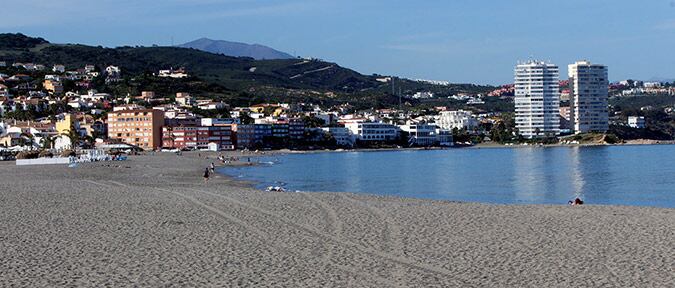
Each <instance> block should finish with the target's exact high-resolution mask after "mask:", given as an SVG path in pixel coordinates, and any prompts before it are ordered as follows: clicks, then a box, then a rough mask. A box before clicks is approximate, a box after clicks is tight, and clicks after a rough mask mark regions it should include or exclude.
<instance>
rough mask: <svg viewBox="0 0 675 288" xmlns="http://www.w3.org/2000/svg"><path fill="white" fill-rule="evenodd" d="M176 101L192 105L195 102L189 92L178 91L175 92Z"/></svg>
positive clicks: (184, 104)
mask: <svg viewBox="0 0 675 288" xmlns="http://www.w3.org/2000/svg"><path fill="white" fill-rule="evenodd" d="M176 103H178V104H180V105H182V106H194V105H195V103H197V102H196V101H195V97H192V96H191V95H190V93H185V92H178V93H176Z"/></svg>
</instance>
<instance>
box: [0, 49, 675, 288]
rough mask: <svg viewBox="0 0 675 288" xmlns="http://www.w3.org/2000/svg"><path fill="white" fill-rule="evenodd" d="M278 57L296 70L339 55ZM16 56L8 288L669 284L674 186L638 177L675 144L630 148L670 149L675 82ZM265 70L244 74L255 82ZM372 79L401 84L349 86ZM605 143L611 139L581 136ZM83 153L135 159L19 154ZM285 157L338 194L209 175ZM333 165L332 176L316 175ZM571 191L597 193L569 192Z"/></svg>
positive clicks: (543, 70)
mask: <svg viewBox="0 0 675 288" xmlns="http://www.w3.org/2000/svg"><path fill="white" fill-rule="evenodd" d="M125 49H126V48H125ZM129 49H132V48H129ZM170 49H174V48H170ZM160 50H161V49H160ZM171 51H174V52H176V53H180V50H179V48H175V50H171ZM190 52H191V53H192V52H194V51H190ZM18 55H23V54H18ZM17 57H20V56H17ZM208 57H220V56H217V55H208ZM209 59H214V58H209ZM226 60H227V61H249V60H246V59H234V58H233V59H230V58H227V59H226ZM285 61H289V62H290V61H294V62H293V63H292V64H290V65H292V67H293V68H292V69H290V72H292V73H291V74H290V76H289V77H288V78H290V79H301V80H302V79H304V77H306V76H307V75H313V74H315V73H322V72H325V71H331V72H327V73H333V72H332V71H333V70H335V69H338V68H336V66H335V65H333V64H330V65H327V66H323V65H324V64H323V62H321V61H318V60H314V59H291V60H285ZM4 62H5V61H0V64H4V65H0V116H1V117H2V118H3V119H2V121H0V160H17V159H18V161H17V162H10V161H1V162H0V174H1V175H3V179H12V180H11V181H0V198H1V199H2V200H3V203H5V204H6V208H7V209H0V217H1V219H3V221H2V225H4V226H3V228H4V229H3V231H6V233H5V234H4V235H3V236H2V237H0V238H2V241H0V242H2V244H3V245H4V246H3V247H5V248H6V249H3V251H5V254H3V255H2V256H6V257H0V259H2V260H0V265H2V266H3V267H6V268H8V269H6V270H7V271H6V275H5V277H6V279H7V283H9V284H10V285H16V286H56V285H70V286H129V285H140V286H160V285H167V284H175V283H200V284H202V285H204V286H228V285H232V284H233V283H236V285H238V286H260V285H279V286H292V287H304V286H306V287H316V286H347V287H351V286H375V287H381V286H386V287H394V286H460V287H467V286H468V287H473V286H518V287H525V286H530V287H547V286H556V285H557V286H561V285H562V286H600V285H609V286H626V287H631V286H638V287H639V286H649V285H654V286H673V285H674V284H675V279H673V276H672V275H671V274H672V273H668V272H670V271H672V270H673V269H672V268H673V267H672V264H671V263H674V262H675V261H674V259H672V258H673V256H672V255H671V254H672V253H669V252H670V251H672V244H671V242H672V239H673V233H672V231H675V229H673V228H675V227H673V225H674V223H675V221H674V220H675V219H673V216H674V215H673V214H672V213H671V211H672V209H671V208H656V207H651V206H661V207H671V206H670V204H669V203H671V202H668V201H669V200H663V199H670V198H667V197H664V198H659V197H661V196H659V195H664V191H665V193H670V192H671V190H669V189H671V188H670V187H672V185H670V186H667V185H669V182H667V181H660V182H658V183H652V184H653V185H652V186H648V185H646V184H644V183H643V181H644V180H645V179H667V180H668V181H669V180H670V178H669V177H670V175H672V174H673V170H672V169H671V167H670V166H668V165H661V164H662V163H659V162H658V161H649V162H648V163H647V164H649V165H652V166H650V167H651V168H645V167H646V166H647V165H646V164H643V165H641V166H639V165H638V166H636V165H635V163H640V161H645V159H656V160H662V159H663V157H659V156H661V155H672V151H670V150H667V149H672V148H671V147H672V146H671V147H664V146H650V147H646V146H643V147H628V146H629V145H632V144H675V142H673V141H675V140H673V139H674V138H673V136H674V135H675V134H674V132H675V130H672V127H675V126H672V125H671V123H675V122H672V120H670V119H672V117H673V115H675V106H674V105H673V104H672V102H671V98H669V97H672V96H673V95H675V83H667V82H663V83H661V82H643V81H635V80H630V81H628V80H626V81H621V82H615V83H610V82H609V80H608V79H609V76H608V70H609V69H608V67H607V66H605V65H601V64H596V63H592V62H590V61H586V60H584V61H577V62H575V63H573V64H569V65H568V66H567V68H568V74H567V76H568V78H567V79H563V80H561V79H560V74H561V71H560V70H559V66H557V65H556V64H553V63H550V62H545V61H536V60H529V61H524V62H519V63H518V64H516V65H515V67H514V70H513V80H514V83H513V84H505V85H502V86H499V87H491V88H490V87H488V88H490V89H492V88H494V90H492V91H490V90H489V89H486V87H479V88H476V87H477V86H476V85H473V84H467V85H464V84H461V85H457V86H453V85H454V84H450V83H449V82H443V81H429V80H417V81H410V80H407V79H401V78H397V77H385V76H381V75H373V76H364V75H360V74H358V75H357V74H347V75H352V76H353V77H347V78H350V80H354V79H352V78H354V77H361V79H362V81H363V82H358V81H356V84H354V82H349V83H347V84H349V85H354V86H353V87H347V86H349V85H344V86H341V87H340V88H339V89H336V88H332V89H331V88H321V89H314V88H312V89H310V88H311V87H312V86H306V87H310V88H307V89H305V90H303V89H286V90H283V89H281V90H274V89H271V90H266V89H268V88H270V87H272V86H274V85H271V86H269V87H268V86H266V85H252V86H251V87H249V89H248V90H236V91H235V90H229V89H230V88H228V87H224V86H218V85H217V84H214V83H213V82H206V81H203V80H202V79H200V78H199V77H211V76H205V75H204V74H201V75H199V74H198V73H193V70H192V69H191V68H194V67H182V65H181V67H180V68H177V69H174V68H172V65H162V67H154V68H153V71H145V72H143V73H141V74H138V73H137V74H131V73H129V72H127V71H128V70H127V67H126V66H124V65H121V64H118V63H105V64H104V65H102V64H83V63H79V64H78V65H77V66H74V65H64V64H59V63H54V64H53V65H51V64H49V65H48V64H46V62H45V64H39V63H27V62H26V61H25V60H23V59H20V60H16V61H8V62H6V63H4ZM238 63H239V64H237V65H241V67H244V66H246V65H245V63H248V62H245V63H241V62H238ZM256 63H258V64H262V63H261V62H256ZM81 64H83V65H81ZM304 65H314V66H313V67H312V68H311V69H310V68H307V69H305V68H303V67H304ZM317 65H318V66H317ZM49 67H52V68H51V69H50V68H49ZM241 67H239V68H241ZM563 67H564V66H563ZM160 69H161V70H160ZM267 69H269V68H267ZM240 70H241V69H240ZM264 70H265V69H262V68H261V69H258V67H250V66H246V69H244V70H243V71H245V73H246V75H247V76H245V77H242V78H246V77H249V76H250V77H258V76H262V77H260V78H255V79H261V78H265V77H269V74H268V75H259V74H255V73H258V72H260V71H264ZM340 71H342V72H341V73H348V72H346V71H344V70H340ZM352 72H353V71H352ZM275 73H276V72H275ZM338 74H339V73H338ZM196 75H197V76H196ZM251 75H253V76H251ZM330 75H332V74H330ZM216 77H219V76H216ZM368 77H372V78H368ZM509 77H510V76H509ZM246 79H248V78H246ZM364 79H365V80H364ZM368 79H370V80H371V81H372V82H375V83H377V84H376V85H378V86H369V84H368V81H369V80H368ZM277 80H278V79H277ZM357 80H358V79H357ZM256 81H257V80H256ZM303 81H304V80H303ZM406 81H407V82H406ZM261 82H262V81H261ZM195 83H196V84H195ZM281 83H284V82H281ZM193 84H194V86H191V85H193ZM249 84H250V83H249ZM405 84H408V85H421V86H414V87H416V88H411V89H405V88H402V87H401V86H404V85H405ZM118 85H119V86H118ZM174 85H175V86H174ZM212 85H213V86H215V88H214V89H213V90H209V89H210V88H212ZM321 85H323V84H321ZM321 85H319V86H318V87H326V86H321ZM361 85H363V86H361ZM279 86H283V84H279ZM204 87H207V88H209V89H205V88H204ZM303 87H304V86H303ZM343 87H347V89H352V90H349V91H351V92H350V93H354V94H349V93H345V90H340V89H343ZM374 87H375V88H374ZM467 87H468V89H467ZM225 88H227V89H225ZM276 88H279V87H276ZM315 88H316V87H315ZM397 88H398V90H397ZM97 89H98V90H97ZM370 89H384V90H386V92H381V91H380V92H372V93H374V94H375V95H377V96H373V97H372V98H368V97H369V96H372V95H369V96H365V97H364V98H365V99H363V98H361V99H352V98H350V97H349V96H353V95H357V93H362V92H363V91H370ZM214 91H220V92H223V91H226V92H227V93H228V94H217V93H215V92H214ZM270 91H272V92H270ZM354 91H360V92H354ZM389 91H391V92H389ZM232 93H235V94H236V93H238V94H236V95H233V94H232ZM249 93H250V94H249ZM256 93H257V94H256ZM266 93H269V94H266ZM369 93H370V92H369ZM377 93H380V94H381V95H378V94H377ZM225 95H227V96H228V97H229V98H226V97H225ZM270 95H272V96H270ZM307 95H310V96H307ZM345 95H346V96H347V97H346V98H345ZM298 96H299V97H298ZM294 97H298V98H294ZM313 97H317V98H313ZM318 97H323V98H318ZM339 97H343V98H339ZM378 97H379V98H378ZM645 98H647V100H644V101H645V103H646V104H645V103H643V102H642V99H645ZM279 99H281V100H279ZM288 99H290V100H289V101H286V100H288ZM298 99H301V100H298ZM327 99H331V100H330V101H329V100H327ZM337 99H341V100H339V101H338V100H337ZM345 99H346V100H345ZM383 99H384V100H387V101H382V100H383ZM635 99H638V100H637V101H634V102H632V101H633V100H635ZM357 100H359V102H358V103H357V102H356V101H357ZM623 101H626V102H630V103H629V104H623ZM669 121H671V122H669ZM669 125H671V126H669ZM615 133H616V134H615ZM619 136H621V137H623V138H620V137H619ZM600 145H602V146H612V147H586V146H600ZM552 146H566V147H567V146H569V147H570V148H550V147H552ZM616 146H620V147H616ZM449 147H453V148H452V150H451V149H450V148H449ZM462 147H471V148H472V149H454V148H462ZM491 147H509V148H511V147H513V148H523V149H509V150H506V149H484V148H491ZM538 147H542V149H537V148H538ZM596 148H597V149H596ZM631 148H639V149H635V150H633V149H631ZM478 149H480V151H478ZM613 149H618V153H614V154H612V153H613V152H612V151H617V150H613ZM622 149H623V150H622ZM659 149H665V150H659ZM411 150H414V151H411ZM425 150H432V151H425ZM655 150H656V153H655V152H654V151H655ZM326 151H335V152H347V153H332V154H319V153H320V152H326ZM365 151H373V152H375V153H361V152H365ZM380 151H397V152H394V153H377V152H380ZM561 151H562V152H561ZM624 151H632V153H623V152H624ZM650 151H651V152H650ZM661 151H666V152H661ZM314 152H317V153H314ZM107 153H110V154H107ZM301 153H302V154H311V155H294V154H301ZM650 153H651V154H650ZM658 153H662V154H658ZM89 154H91V155H98V156H102V157H104V158H106V159H108V158H112V157H115V158H116V159H125V160H126V161H124V162H116V163H112V162H95V161H82V162H85V163H79V164H77V165H72V166H71V165H69V166H66V165H65V164H72V163H70V159H71V158H67V159H69V162H63V163H62V164H63V165H33V166H23V165H19V164H20V163H21V162H25V161H28V162H31V161H32V160H42V162H59V161H57V160H59V159H58V158H65V157H73V158H72V159H75V157H79V158H83V157H82V156H83V155H84V156H86V155H89ZM283 154H289V155H283ZM377 154H388V155H387V156H393V157H392V158H385V159H373V158H369V157H375V156H377ZM582 154H586V158H584V157H582ZM628 154H630V155H628ZM56 155H59V156H62V157H58V156H56ZM110 155H114V156H110ZM645 155H647V156H645ZM108 156H110V157H108ZM287 156H307V157H317V158H316V160H312V161H305V162H302V161H300V162H299V164H298V163H296V164H297V165H298V166H295V167H294V168H293V169H291V170H290V171H281V173H280V174H277V177H271V178H266V179H265V181H275V183H274V186H273V187H281V188H283V187H284V185H286V184H288V185H289V186H292V185H295V184H296V183H295V182H290V181H288V180H286V179H285V178H283V177H280V176H278V175H282V176H289V177H290V176H294V175H295V176H298V175H299V176H302V177H309V178H300V179H304V180H303V181H304V182H303V183H304V184H306V185H309V186H307V187H310V188H309V189H306V190H307V191H313V192H325V191H328V192H325V193H313V192H300V193H269V192H264V191H261V190H260V189H256V187H257V186H256V184H259V182H258V183H256V182H255V180H251V179H248V178H245V177H241V178H239V177H238V175H232V176H225V175H221V174H219V173H214V172H215V171H214V170H216V169H220V166H221V164H224V165H226V166H233V167H248V166H256V165H257V164H256V163H258V162H261V161H262V162H265V163H259V164H261V165H258V166H264V165H271V166H272V167H273V168H277V167H282V166H283V165H284V163H281V164H280V165H277V164H279V163H278V162H279V161H281V162H283V161H285V160H286V159H288V158H287ZM589 156H590V157H589ZM117 157H120V158H117ZM258 157H261V158H258ZM264 157H270V158H273V161H267V160H270V159H266V158H264ZM396 157H403V158H402V159H395V158H396ZM406 157H407V158H406ZM424 157H428V158H424ZM453 157H455V158H453ZM621 157H627V158H625V159H623V158H621ZM643 157H646V158H643ZM35 158H37V159H35ZM84 158H87V157H84ZM346 158H353V159H351V161H350V159H346ZM244 159H245V160H244ZM321 159H323V160H321ZM326 159H327V160H326ZM354 159H356V160H354ZM358 159H361V160H360V162H359V160H358ZM364 159H365V160H364ZM392 159H393V160H392ZM617 159H620V160H621V159H623V160H624V161H623V163H624V166H620V165H617V163H616V161H617ZM277 160H279V161H277ZM322 161H323V162H322ZM425 161H426V162H425ZM434 161H440V162H434ZM442 161H446V162H442ZM664 161H666V162H667V163H672V161H667V160H664ZM37 162H40V161H37ZM88 162H92V163H88ZM289 162H290V161H289ZM59 163H61V162H59ZM269 163H272V164H269ZM550 163H555V165H550ZM625 163H628V164H627V165H626V164H625ZM478 164H481V165H478ZM563 164H564V165H566V166H565V168H564V169H561V170H560V171H558V170H556V169H557V168H558V167H559V166H556V165H563ZM369 165H370V166H369ZM373 165H374V166H373ZM258 166H256V167H253V168H254V169H257V168H258ZM248 168H251V167H248ZM265 168H268V167H260V169H265ZM656 168H659V169H661V170H659V169H656ZM225 169H228V168H225ZM610 169H619V171H616V170H612V171H610ZM669 169H671V170H669ZM608 171H610V172H613V173H609V172H608ZM345 173H347V174H345ZM650 173H652V174H650ZM588 175H591V176H588ZM617 175H618V176H617ZM319 176H323V177H324V180H325V181H324V184H325V183H328V184H326V185H325V186H311V185H319V184H321V181H322V178H321V177H319ZM429 176H431V177H432V178H428V177H429ZM425 177H426V178H425ZM453 177H456V178H453ZM584 177H597V179H595V178H592V179H591V178H584ZM611 177H615V178H611ZM325 178H327V180H326V179H325ZM569 179H572V180H573V181H568V180H569ZM596 180H597V181H596ZM291 181H292V180H291ZM359 181H361V182H359ZM621 181H630V183H628V184H631V185H617V184H616V183H621ZM354 183H357V184H358V185H355V184H354ZM347 184H349V185H351V186H349V185H347ZM331 185H344V186H331ZM369 185H370V186H369ZM434 185H436V186H434ZM612 185H614V186H612ZM659 185H661V186H659ZM664 186H665V187H666V188H663V187H664ZM317 187H318V188H317ZM334 187H342V188H334ZM367 187H371V188H372V187H374V188H373V190H367V189H366V188H367ZM543 187H545V188H543ZM607 187H611V189H613V190H611V191H610V190H607V189H608V188H607ZM382 189H384V190H386V191H385V192H387V193H389V194H387V193H379V194H378V192H381V190H382ZM649 189H652V190H649ZM276 190H280V189H276ZM289 190H292V189H289ZM422 190H424V191H422ZM330 191H338V193H334V192H330ZM339 191H345V192H346V193H345V192H339ZM372 191H375V192H374V193H371V194H365V193H369V192H372ZM411 191H412V192H411ZM617 191H618V193H620V194H618V195H615V194H612V193H613V192H617ZM348 192H359V193H356V194H354V193H348ZM586 192H588V194H584V193H586ZM591 192H592V193H591ZM362 193H363V194H362ZM452 193H454V194H452ZM659 193H660V194H659ZM448 194H451V195H448ZM667 195H671V194H667ZM613 196H615V197H613ZM575 197H576V198H584V200H585V201H587V202H586V204H585V205H583V206H574V207H572V206H567V205H565V203H567V202H566V201H567V200H571V199H570V198H575ZM641 197H642V198H641ZM421 198H430V199H427V200H423V199H421ZM504 198H508V199H507V200H503V199H504ZM645 199H647V200H645ZM654 199H656V200H654ZM595 200H597V202H596V203H594V202H593V201H595ZM659 200H660V201H662V202H656V203H657V204H654V203H655V202H654V201H659ZM457 201H461V202H457ZM650 201H651V202H650ZM490 203H499V204H517V205H495V204H490ZM664 203H665V204H664ZM550 204H555V205H550ZM589 204H590V205H589ZM597 204H604V205H597ZM623 205H634V206H630V207H628V206H623ZM636 223H639V225H638V224H636ZM214 239H215V240H214ZM645 243H648V244H649V245H645ZM542 251H544V252H545V253H544V252H542ZM560 263H565V264H564V265H560ZM626 263H630V264H626ZM532 271H534V272H535V273H532Z"/></svg>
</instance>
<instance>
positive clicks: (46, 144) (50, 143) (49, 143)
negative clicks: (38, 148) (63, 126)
mask: <svg viewBox="0 0 675 288" xmlns="http://www.w3.org/2000/svg"><path fill="white" fill-rule="evenodd" d="M55 142H56V136H45V137H42V149H45V150H51V149H54V143H55Z"/></svg>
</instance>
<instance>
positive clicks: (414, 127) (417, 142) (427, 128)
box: [399, 122, 437, 146]
mask: <svg viewBox="0 0 675 288" xmlns="http://www.w3.org/2000/svg"><path fill="white" fill-rule="evenodd" d="M399 127H400V128H401V130H403V131H405V132H408V144H410V146H432V145H434V144H435V143H436V140H437V139H436V125H429V124H421V123H410V122H408V123H406V125H401V126H399Z"/></svg>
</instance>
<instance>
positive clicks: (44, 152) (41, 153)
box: [38, 150, 54, 158]
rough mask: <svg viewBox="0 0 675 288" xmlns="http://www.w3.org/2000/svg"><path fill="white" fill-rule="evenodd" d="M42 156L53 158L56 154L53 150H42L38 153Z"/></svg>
mask: <svg viewBox="0 0 675 288" xmlns="http://www.w3.org/2000/svg"><path fill="white" fill-rule="evenodd" d="M38 157H40V158H52V157H54V154H53V153H52V152H49V150H42V151H40V154H39V155H38Z"/></svg>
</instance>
